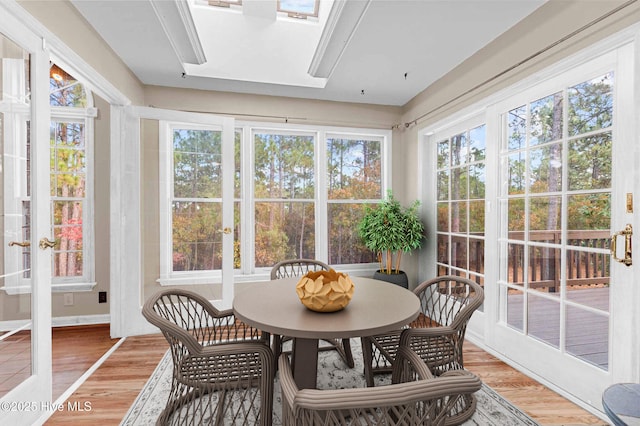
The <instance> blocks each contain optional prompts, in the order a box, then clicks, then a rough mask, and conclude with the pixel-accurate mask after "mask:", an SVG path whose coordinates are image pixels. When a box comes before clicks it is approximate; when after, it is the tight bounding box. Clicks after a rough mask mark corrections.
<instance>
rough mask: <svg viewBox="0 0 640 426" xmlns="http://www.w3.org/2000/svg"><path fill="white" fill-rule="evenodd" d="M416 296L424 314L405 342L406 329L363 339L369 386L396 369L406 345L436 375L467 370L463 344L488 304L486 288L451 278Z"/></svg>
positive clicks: (438, 280)
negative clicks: (474, 317) (472, 322)
mask: <svg viewBox="0 0 640 426" xmlns="http://www.w3.org/2000/svg"><path fill="white" fill-rule="evenodd" d="M414 293H415V294H416V295H417V296H418V298H419V299H420V310H421V313H420V315H419V316H418V318H417V319H416V320H415V321H413V322H412V323H411V324H409V326H408V327H407V328H406V330H407V331H406V332H403V333H402V340H403V341H402V342H401V338H400V336H401V332H402V330H397V331H394V332H391V333H385V334H381V335H376V336H373V337H363V338H361V341H362V356H363V361H364V369H365V378H366V382H367V386H373V375H374V374H377V373H388V372H390V371H391V370H392V365H393V362H394V359H395V356H396V351H397V349H398V346H402V345H409V346H410V347H411V349H412V350H413V351H415V352H416V353H417V354H418V355H419V356H420V357H421V358H422V359H423V360H424V362H425V363H426V364H427V365H428V366H429V368H430V370H431V373H432V374H433V375H434V376H439V375H441V374H442V373H444V372H445V371H449V370H461V369H463V368H464V360H463V353H462V344H463V343H464V335H465V331H466V329H467V323H468V322H469V319H470V318H471V315H472V314H473V312H475V310H476V309H478V307H480V305H482V302H483V301H484V291H483V290H482V287H480V285H478V284H477V283H475V282H473V281H471V280H469V279H466V278H462V277H456V276H448V275H447V276H441V277H437V278H434V279H432V280H428V281H425V282H423V283H422V284H420V285H419V286H418V287H416V289H415V290H414Z"/></svg>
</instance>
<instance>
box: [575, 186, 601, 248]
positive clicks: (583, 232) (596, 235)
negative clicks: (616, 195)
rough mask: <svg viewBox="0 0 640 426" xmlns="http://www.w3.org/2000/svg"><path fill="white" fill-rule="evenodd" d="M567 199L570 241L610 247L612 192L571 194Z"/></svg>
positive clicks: (576, 243)
mask: <svg viewBox="0 0 640 426" xmlns="http://www.w3.org/2000/svg"><path fill="white" fill-rule="evenodd" d="M567 201H568V207H567V209H568V211H567V228H568V229H569V232H568V240H569V242H568V243H569V244H571V245H579V246H586V247H598V248H604V249H608V248H609V241H610V239H609V237H610V236H611V235H610V232H609V230H610V227H611V194H610V193H594V194H579V195H570V196H568V197H567ZM585 241H586V242H585Z"/></svg>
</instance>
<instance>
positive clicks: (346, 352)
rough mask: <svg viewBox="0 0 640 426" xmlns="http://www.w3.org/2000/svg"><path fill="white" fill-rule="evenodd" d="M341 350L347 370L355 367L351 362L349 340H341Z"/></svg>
mask: <svg viewBox="0 0 640 426" xmlns="http://www.w3.org/2000/svg"><path fill="white" fill-rule="evenodd" d="M342 348H343V349H344V361H345V362H346V363H347V365H348V366H349V368H353V367H355V365H356V364H355V362H354V361H353V353H352V352H351V340H349V339H342Z"/></svg>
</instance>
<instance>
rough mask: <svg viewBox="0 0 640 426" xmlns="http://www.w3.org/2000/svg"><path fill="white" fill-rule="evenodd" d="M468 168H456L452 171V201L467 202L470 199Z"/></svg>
mask: <svg viewBox="0 0 640 426" xmlns="http://www.w3.org/2000/svg"><path fill="white" fill-rule="evenodd" d="M468 183H469V181H468V179H467V168H466V167H456V168H455V169H451V196H450V199H452V200H466V199H467V198H468V196H469V195H468V194H469V193H468Z"/></svg>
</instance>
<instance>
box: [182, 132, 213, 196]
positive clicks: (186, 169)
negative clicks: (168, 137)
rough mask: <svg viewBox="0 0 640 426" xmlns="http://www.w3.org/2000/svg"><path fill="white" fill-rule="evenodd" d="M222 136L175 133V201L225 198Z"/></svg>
mask: <svg viewBox="0 0 640 426" xmlns="http://www.w3.org/2000/svg"><path fill="white" fill-rule="evenodd" d="M221 140H222V132H219V131H212V130H191V129H175V130H174V131H173V179H174V188H173V191H174V197H175V198H220V197H221V196H222V168H221V167H220V164H221V158H222V152H221V147H222V141H221Z"/></svg>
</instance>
